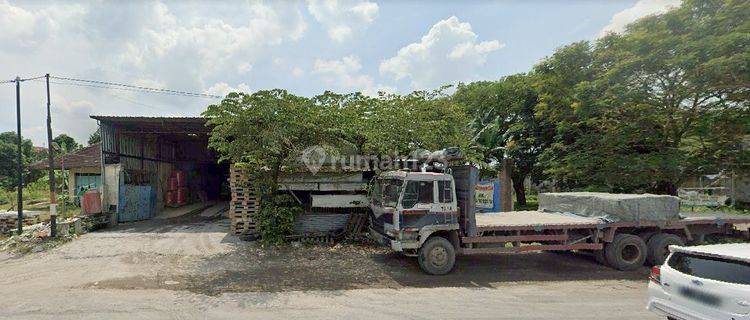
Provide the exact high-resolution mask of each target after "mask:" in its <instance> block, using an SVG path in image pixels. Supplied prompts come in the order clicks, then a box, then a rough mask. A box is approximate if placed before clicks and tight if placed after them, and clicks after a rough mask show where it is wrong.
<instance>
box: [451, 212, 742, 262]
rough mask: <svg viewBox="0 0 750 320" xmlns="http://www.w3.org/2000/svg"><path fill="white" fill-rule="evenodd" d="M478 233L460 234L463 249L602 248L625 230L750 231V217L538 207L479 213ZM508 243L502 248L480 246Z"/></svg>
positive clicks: (689, 235) (695, 234)
mask: <svg viewBox="0 0 750 320" xmlns="http://www.w3.org/2000/svg"><path fill="white" fill-rule="evenodd" d="M475 219H476V229H477V235H475V236H461V237H460V240H461V245H460V246H459V252H460V253H461V254H488V253H516V252H527V251H544V250H550V251H562V250H602V249H603V248H604V245H605V244H606V243H611V242H612V241H613V239H614V236H615V235H616V234H617V233H618V232H620V233H628V234H636V235H640V236H641V237H642V238H643V239H644V241H645V242H648V240H650V237H652V236H654V235H656V234H659V233H669V234H674V235H678V236H680V237H681V238H683V239H684V240H686V241H687V242H700V241H702V240H703V238H704V237H705V235H707V234H725V235H731V234H737V235H739V236H744V237H748V233H750V231H749V230H748V229H747V226H746V227H745V230H738V229H737V228H736V226H738V225H750V217H747V218H743V217H730V218H727V217H700V218H699V217H687V218H684V219H680V220H674V221H648V220H646V221H643V220H641V221H638V222H606V221H603V220H602V219H599V218H590V217H581V216H574V215H570V214H559V213H548V212H539V211H514V212H501V213H490V214H477V215H476V217H475ZM488 243H494V244H497V243H505V244H510V245H506V246H503V247H485V248H481V247H478V246H475V245H477V244H488Z"/></svg>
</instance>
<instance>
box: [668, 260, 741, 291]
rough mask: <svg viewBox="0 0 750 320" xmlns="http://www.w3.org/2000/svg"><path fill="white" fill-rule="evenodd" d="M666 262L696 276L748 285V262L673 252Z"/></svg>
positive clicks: (673, 267) (674, 267)
mask: <svg viewBox="0 0 750 320" xmlns="http://www.w3.org/2000/svg"><path fill="white" fill-rule="evenodd" d="M667 264H668V265H669V266H670V267H672V269H675V270H677V271H679V272H682V273H684V274H688V275H691V276H695V277H698V278H703V279H711V280H716V281H723V282H729V283H737V284H745V285H750V263H746V262H741V261H734V260H729V259H721V258H713V257H704V256H700V255H693V254H686V253H682V252H675V253H674V254H672V256H671V257H670V258H669V261H668V262H667Z"/></svg>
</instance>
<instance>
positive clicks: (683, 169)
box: [535, 0, 750, 194]
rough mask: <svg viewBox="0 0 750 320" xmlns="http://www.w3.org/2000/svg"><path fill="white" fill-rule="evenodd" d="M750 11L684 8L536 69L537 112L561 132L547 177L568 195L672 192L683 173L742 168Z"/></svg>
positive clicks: (724, 4) (548, 153)
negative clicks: (579, 192)
mask: <svg viewBox="0 0 750 320" xmlns="http://www.w3.org/2000/svg"><path fill="white" fill-rule="evenodd" d="M748 14H750V3H747V2H745V1H732V0H729V1H708V0H705V1H698V0H693V1H685V2H683V4H682V6H681V7H680V8H678V9H676V10H673V11H670V12H667V13H665V14H663V15H657V16H651V17H647V18H644V19H641V20H638V21H637V22H635V23H633V24H631V25H629V26H628V28H627V32H625V33H624V34H619V35H618V34H610V35H608V36H605V37H603V38H602V39H600V40H598V41H597V43H596V45H595V46H594V47H593V48H591V46H590V45H589V44H587V43H578V44H573V45H571V46H567V47H564V48H562V49H560V50H558V51H557V52H556V53H555V54H554V55H553V56H552V57H550V58H548V59H546V60H545V61H543V62H542V63H540V64H539V65H537V66H535V73H536V74H537V77H538V80H537V82H536V88H537V90H539V95H540V99H539V100H540V102H539V104H538V105H537V107H536V112H537V113H538V114H539V115H540V116H541V117H542V119H544V121H546V122H549V123H552V124H554V125H555V127H556V131H557V133H556V135H555V141H554V143H553V144H552V145H551V147H550V148H548V149H547V150H545V151H544V154H543V157H542V162H543V164H544V166H545V171H546V172H547V173H548V174H550V175H551V176H552V177H554V178H556V179H558V181H561V182H562V184H563V185H564V186H567V187H569V188H588V189H600V188H601V189H603V190H606V191H614V192H633V191H636V192H637V191H651V192H657V193H667V194H676V192H677V185H678V184H679V182H680V180H681V179H682V177H684V176H686V175H690V174H696V173H702V172H703V173H705V172H711V171H713V172H715V171H714V170H717V169H719V168H720V167H724V168H726V165H727V164H729V163H735V164H740V163H743V161H746V160H742V159H747V151H743V150H742V149H741V148H739V147H738V146H739V145H740V144H741V138H742V137H743V136H745V135H747V134H749V133H750V132H749V130H750V127H749V126H748V125H747V124H748V121H747V113H748V106H747V98H748V92H749V89H748V79H750V77H748V75H749V74H750V72H748V71H749V70H750V68H749V67H748V65H750V56H748V53H747V50H746V48H747V46H748V44H750V38H749V37H748V36H747V35H748V33H749V32H750V23H748V22H747V19H746V17H747V15H748ZM718 128H721V129H720V130H717V129H718Z"/></svg>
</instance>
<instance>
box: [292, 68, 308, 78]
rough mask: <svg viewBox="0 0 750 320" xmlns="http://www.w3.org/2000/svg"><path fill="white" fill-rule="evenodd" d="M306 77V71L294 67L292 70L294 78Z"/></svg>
mask: <svg viewBox="0 0 750 320" xmlns="http://www.w3.org/2000/svg"><path fill="white" fill-rule="evenodd" d="M304 75H305V70H302V68H300V67H294V68H292V76H294V77H295V78H301V77H303V76H304Z"/></svg>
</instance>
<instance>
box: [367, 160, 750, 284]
mask: <svg viewBox="0 0 750 320" xmlns="http://www.w3.org/2000/svg"><path fill="white" fill-rule="evenodd" d="M477 181H478V169H477V168H476V167H474V166H471V165H461V166H453V167H447V166H446V167H443V168H442V169H441V170H433V171H427V170H424V167H423V170H419V171H416V170H414V171H409V170H393V171H385V172H382V173H380V174H378V175H376V177H375V178H374V179H373V181H372V183H371V184H372V186H371V191H370V195H369V199H370V200H369V201H370V209H371V210H370V217H369V219H370V225H369V233H370V236H371V238H373V239H374V240H376V241H377V242H379V243H380V244H382V245H384V246H387V247H389V248H391V249H392V250H394V251H397V252H400V253H402V254H404V255H407V256H412V257H416V258H417V260H418V262H419V267H420V268H421V270H422V271H424V272H425V273H427V274H432V275H444V274H447V273H450V272H451V271H452V270H453V269H454V266H455V263H456V256H457V255H470V254H507V253H521V252H529V251H572V250H575V251H580V252H588V253H590V254H592V255H593V256H594V257H595V259H596V261H598V262H599V263H602V264H604V265H606V266H609V267H612V268H615V269H619V270H634V269H637V268H639V267H641V266H643V265H644V264H646V263H649V264H652V265H659V264H662V263H663V262H664V259H665V258H666V257H667V255H668V254H669V249H668V247H669V246H670V245H678V246H679V245H684V244H685V243H693V242H700V241H702V240H703V239H704V237H705V236H706V235H709V234H724V235H726V234H733V233H736V232H737V230H736V229H735V226H736V225H745V226H747V225H748V224H750V217H748V218H743V217H687V218H680V219H671V220H667V221H660V220H649V219H638V220H636V221H607V220H605V219H601V218H597V217H589V216H579V215H575V214H569V213H564V212H544V211H513V212H500V213H477V212H476V210H475V203H474V201H475V200H474V190H475V186H476V184H477ZM744 236H747V231H745V232H744Z"/></svg>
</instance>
